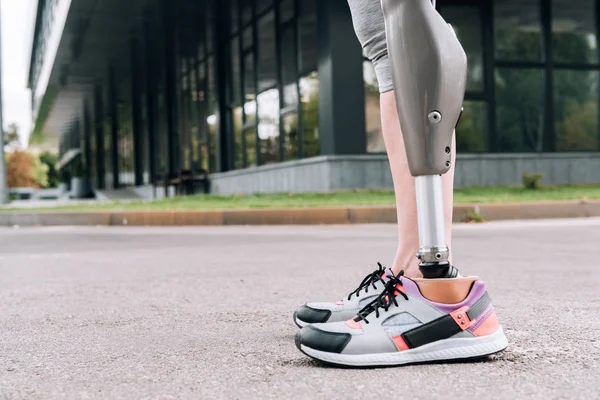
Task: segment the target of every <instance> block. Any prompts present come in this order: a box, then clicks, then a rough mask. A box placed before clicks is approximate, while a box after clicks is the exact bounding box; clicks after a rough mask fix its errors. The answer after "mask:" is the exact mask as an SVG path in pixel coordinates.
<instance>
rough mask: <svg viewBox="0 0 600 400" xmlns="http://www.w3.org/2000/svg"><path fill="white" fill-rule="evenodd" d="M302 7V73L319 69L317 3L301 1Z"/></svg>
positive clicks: (309, 0)
mask: <svg viewBox="0 0 600 400" xmlns="http://www.w3.org/2000/svg"><path fill="white" fill-rule="evenodd" d="M298 4H299V6H300V53H301V54H300V62H301V71H302V72H305V71H313V70H316V69H317V44H318V39H317V2H316V0H301V1H299V3H298Z"/></svg>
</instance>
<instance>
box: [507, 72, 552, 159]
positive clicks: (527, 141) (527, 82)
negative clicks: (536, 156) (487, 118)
mask: <svg viewBox="0 0 600 400" xmlns="http://www.w3.org/2000/svg"><path fill="white" fill-rule="evenodd" d="M543 121H544V72H543V71H542V70H540V69H509V68H498V69H496V132H497V135H498V148H499V150H500V151H503V152H519V151H523V152H532V151H533V152H540V151H542V149H543V148H544V147H543V144H544V140H543V139H544V126H543Z"/></svg>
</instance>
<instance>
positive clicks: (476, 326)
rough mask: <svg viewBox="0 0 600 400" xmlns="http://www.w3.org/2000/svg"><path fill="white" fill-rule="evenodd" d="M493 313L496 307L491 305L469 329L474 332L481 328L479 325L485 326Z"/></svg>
mask: <svg viewBox="0 0 600 400" xmlns="http://www.w3.org/2000/svg"><path fill="white" fill-rule="evenodd" d="M493 312H494V306H493V305H491V304H490V305H489V306H487V308H486V309H485V311H483V312H482V313H481V315H480V316H478V317H477V318H476V320H477V321H476V322H475V323H474V324H473V325H471V326H470V327H469V331H471V332H473V331H474V330H475V329H477V328H479V325H481V324H483V322H484V321H485V320H486V319H487V317H489V316H490V315H492V313H493Z"/></svg>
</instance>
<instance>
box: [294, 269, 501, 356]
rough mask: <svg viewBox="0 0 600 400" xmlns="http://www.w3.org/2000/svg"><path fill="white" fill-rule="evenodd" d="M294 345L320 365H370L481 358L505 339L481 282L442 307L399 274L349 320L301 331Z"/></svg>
mask: <svg viewBox="0 0 600 400" xmlns="http://www.w3.org/2000/svg"><path fill="white" fill-rule="evenodd" d="M296 346H297V347H298V349H299V350H300V351H301V352H302V353H304V354H306V355H307V356H310V357H312V358H314V359H317V360H320V361H323V362H325V363H329V364H335V365H345V366H361V367H373V366H392V365H404V364H414V363H422V362H433V361H447V360H456V359H472V358H481V357H484V356H487V355H490V354H494V353H497V352H500V351H502V350H504V349H505V348H506V347H507V346H508V341H507V339H506V336H505V335H504V332H503V330H502V327H501V326H500V324H499V323H498V319H497V317H496V312H495V311H494V307H493V305H492V302H491V300H490V297H489V296H488V294H487V291H486V288H485V284H484V283H483V281H481V280H476V281H475V282H474V283H473V286H472V287H471V289H470V292H469V294H468V295H467V297H466V298H465V299H464V300H463V301H462V302H460V303H457V304H442V303H435V302H432V301H430V300H428V299H426V298H424V297H423V295H422V294H421V292H420V290H419V287H418V285H417V284H416V283H415V282H414V281H412V280H411V279H408V278H405V277H403V276H402V273H400V274H399V275H398V277H390V279H389V280H388V282H387V283H386V288H385V290H384V291H383V292H382V293H381V294H380V295H379V296H378V297H377V298H376V300H375V301H373V302H372V303H370V304H368V305H367V306H366V307H365V308H364V309H362V310H360V312H359V313H358V315H357V316H356V317H355V318H352V319H348V320H347V321H345V322H331V323H326V324H322V323H321V324H312V325H308V326H306V327H304V328H302V329H301V330H300V331H299V332H298V333H297V334H296Z"/></svg>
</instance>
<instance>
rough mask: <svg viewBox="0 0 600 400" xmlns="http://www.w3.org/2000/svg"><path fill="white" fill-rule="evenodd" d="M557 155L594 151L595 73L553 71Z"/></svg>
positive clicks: (595, 139) (596, 81)
mask: <svg viewBox="0 0 600 400" xmlns="http://www.w3.org/2000/svg"><path fill="white" fill-rule="evenodd" d="M553 78H554V121H555V125H554V126H555V132H556V150H557V151H597V150H598V72H597V71H569V70H556V71H554V76H553Z"/></svg>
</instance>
